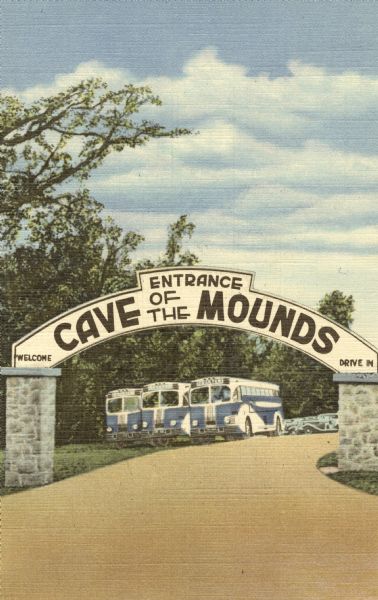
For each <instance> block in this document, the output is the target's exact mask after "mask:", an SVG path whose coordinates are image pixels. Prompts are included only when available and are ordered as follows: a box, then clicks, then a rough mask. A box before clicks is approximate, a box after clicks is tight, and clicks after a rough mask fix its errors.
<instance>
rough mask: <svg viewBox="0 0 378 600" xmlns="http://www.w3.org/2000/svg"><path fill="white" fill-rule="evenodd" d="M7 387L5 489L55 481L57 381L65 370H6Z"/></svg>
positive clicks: (3, 370) (3, 373) (1, 370)
mask: <svg viewBox="0 0 378 600" xmlns="http://www.w3.org/2000/svg"><path fill="white" fill-rule="evenodd" d="M0 374H1V375H5V376H6V378H7V386H6V451H5V485H6V486H7V487H28V486H38V485H44V484H46V483H50V482H52V481H53V467H54V441H55V390H56V377H59V375H60V374H61V369H25V368H13V367H2V368H1V369H0Z"/></svg>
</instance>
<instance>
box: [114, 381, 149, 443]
mask: <svg viewBox="0 0 378 600" xmlns="http://www.w3.org/2000/svg"><path fill="white" fill-rule="evenodd" d="M141 400H142V389H141V388H121V389H119V390H113V391H111V392H109V393H108V394H106V401H105V410H106V439H107V440H108V441H118V440H127V439H132V438H134V437H135V436H136V435H137V433H138V431H140V429H141V424H142V411H141V408H142V404H141Z"/></svg>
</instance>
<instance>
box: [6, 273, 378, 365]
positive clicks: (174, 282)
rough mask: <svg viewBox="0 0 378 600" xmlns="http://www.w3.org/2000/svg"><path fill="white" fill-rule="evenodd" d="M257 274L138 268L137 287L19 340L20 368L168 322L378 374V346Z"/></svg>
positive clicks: (69, 313)
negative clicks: (272, 288) (235, 334)
mask: <svg viewBox="0 0 378 600" xmlns="http://www.w3.org/2000/svg"><path fill="white" fill-rule="evenodd" d="M253 278H254V274H252V273H244V272H240V271H226V270H223V269H212V268H207V267H175V268H168V269H153V270H148V271H141V272H139V273H138V287H137V288H135V289H131V290H125V291H122V292H117V293H115V294H111V295H108V296H103V297H101V298H96V299H95V300H92V301H90V302H87V303H86V304H82V305H80V306H77V307H75V308H73V309H72V310H69V311H67V312H65V313H63V314H61V315H59V316H58V317H56V318H54V319H52V320H51V321H48V322H47V323H45V324H44V325H42V326H41V327H39V328H38V329H36V330H34V331H32V332H31V333H30V334H28V335H26V336H25V337H23V338H22V339H20V340H19V341H18V342H16V343H15V344H14V345H13V366H14V367H54V366H56V365H58V364H59V363H61V362H63V361H64V360H66V359H67V358H69V357H70V356H72V355H74V354H77V353H78V352H82V351H83V350H87V349H88V348H90V347H91V346H93V345H95V344H99V343H101V342H105V341H107V340H109V339H111V338H112V337H116V336H119V335H126V334H131V333H135V332H137V331H146V330H149V329H156V328H161V327H169V326H175V327H177V326H181V325H199V326H217V327H228V328H231V329H237V330H242V331H246V332H248V333H254V334H257V335H263V336H267V337H269V338H272V339H274V340H276V341H279V342H282V343H284V344H287V345H289V346H292V347H293V348H297V349H298V350H301V351H302V352H304V353H306V354H308V355H309V356H312V357H313V358H314V359H315V360H317V361H319V362H321V363H323V364H325V365H327V366H328V367H329V368H330V369H332V370H333V371H336V372H352V373H357V372H364V373H368V372H377V350H376V349H375V348H374V347H373V346H371V345H370V344H369V343H368V342H366V341H365V340H363V339H362V338H360V337H359V336H358V335H356V334H355V333H353V332H352V331H350V330H348V329H345V328H344V327H341V326H340V325H338V324H337V323H335V322H334V321H332V320H330V319H328V318H327V317H324V316H323V315H321V314H319V313H317V312H316V311H313V310H311V309H309V308H305V307H303V306H301V305H300V304H297V303H295V302H291V301H289V300H284V299H282V298H279V297H277V296H275V295H272V294H267V293H265V292H264V293H263V292H259V291H257V290H255V289H254V288H253Z"/></svg>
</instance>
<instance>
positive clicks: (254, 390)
mask: <svg viewBox="0 0 378 600" xmlns="http://www.w3.org/2000/svg"><path fill="white" fill-rule="evenodd" d="M189 405H190V421H191V436H192V438H196V437H197V439H198V438H200V437H202V438H209V437H215V436H216V435H219V436H222V437H225V438H226V439H236V438H244V437H250V436H251V435H254V434H259V433H261V434H266V435H280V434H281V432H282V431H283V427H284V415H283V410H282V401H281V398H280V397H279V387H278V385H275V384H274V383H267V382H265V381H254V380H250V379H239V378H237V377H204V378H202V379H196V380H194V381H192V382H191V385H190V394H189Z"/></svg>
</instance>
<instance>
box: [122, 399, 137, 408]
mask: <svg viewBox="0 0 378 600" xmlns="http://www.w3.org/2000/svg"><path fill="white" fill-rule="evenodd" d="M137 408H139V397H138V396H128V397H127V398H125V399H124V401H123V410H135V409H137Z"/></svg>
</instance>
